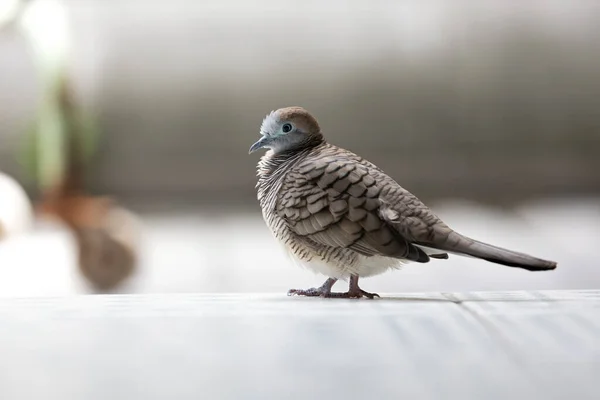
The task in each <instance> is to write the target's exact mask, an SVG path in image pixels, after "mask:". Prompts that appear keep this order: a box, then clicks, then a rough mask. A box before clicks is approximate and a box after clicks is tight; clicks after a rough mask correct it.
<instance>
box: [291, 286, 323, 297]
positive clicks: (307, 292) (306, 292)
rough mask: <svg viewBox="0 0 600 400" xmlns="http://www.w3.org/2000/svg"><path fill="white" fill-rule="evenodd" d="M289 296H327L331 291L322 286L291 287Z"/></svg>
mask: <svg viewBox="0 0 600 400" xmlns="http://www.w3.org/2000/svg"><path fill="white" fill-rule="evenodd" d="M287 294H288V296H306V297H327V296H328V295H329V294H331V292H326V291H324V290H321V288H310V289H290V290H288V293H287Z"/></svg>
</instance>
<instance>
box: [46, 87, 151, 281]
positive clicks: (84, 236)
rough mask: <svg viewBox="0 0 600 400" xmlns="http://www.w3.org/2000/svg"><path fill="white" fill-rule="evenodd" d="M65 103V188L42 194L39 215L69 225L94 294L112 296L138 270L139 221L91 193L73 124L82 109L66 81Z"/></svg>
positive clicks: (62, 95) (62, 100)
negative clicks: (87, 184)
mask: <svg viewBox="0 0 600 400" xmlns="http://www.w3.org/2000/svg"><path fill="white" fill-rule="evenodd" d="M60 103H61V109H62V111H63V112H64V115H65V119H66V120H67V121H71V123H67V124H66V132H65V134H66V135H65V136H66V141H65V142H66V158H67V160H66V168H65V173H64V176H63V179H62V181H61V182H60V183H58V184H57V185H55V186H54V187H51V188H50V189H48V190H46V191H45V192H44V193H43V194H42V200H41V202H40V204H38V207H37V211H38V213H39V214H40V215H43V216H54V217H57V218H58V219H60V220H61V221H62V222H64V223H65V224H66V226H67V227H68V228H69V229H70V230H71V232H72V233H73V235H74V237H75V240H76V243H77V249H78V266H79V269H80V271H81V273H82V274H83V276H84V277H85V278H86V279H87V280H88V281H89V283H90V284H91V285H92V286H93V288H94V289H95V290H97V291H100V292H106V291H110V290H112V289H114V288H116V287H117V286H118V285H119V284H121V283H122V282H123V281H124V280H125V279H126V278H128V277H130V276H131V275H132V274H133V272H134V271H135V267H136V264H137V246H136V245H137V243H136V237H137V233H138V231H139V229H138V224H137V218H136V217H135V216H134V215H133V214H132V213H131V212H128V211H127V210H125V209H123V208H121V207H119V206H118V204H117V202H116V201H115V200H114V199H112V198H110V197H104V196H92V195H89V194H87V193H86V190H85V189H84V183H83V182H84V175H85V163H84V161H83V158H84V156H83V151H84V150H83V146H82V143H81V138H82V135H81V134H80V132H78V131H77V130H78V129H79V125H77V124H76V123H73V121H76V112H77V109H76V105H75V102H74V100H73V95H72V92H71V89H70V86H69V85H68V80H67V79H66V78H65V79H63V80H62V81H61V89H60Z"/></svg>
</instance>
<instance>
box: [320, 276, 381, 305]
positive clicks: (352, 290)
mask: <svg viewBox="0 0 600 400" xmlns="http://www.w3.org/2000/svg"><path fill="white" fill-rule="evenodd" d="M327 297H332V298H338V299H360V298H361V297H366V298H369V299H374V298H375V297H379V295H378V294H377V293H369V292H365V291H364V290H362V289H361V288H360V287H359V286H358V275H351V276H350V285H349V287H348V291H347V292H345V293H330V294H329V296H327Z"/></svg>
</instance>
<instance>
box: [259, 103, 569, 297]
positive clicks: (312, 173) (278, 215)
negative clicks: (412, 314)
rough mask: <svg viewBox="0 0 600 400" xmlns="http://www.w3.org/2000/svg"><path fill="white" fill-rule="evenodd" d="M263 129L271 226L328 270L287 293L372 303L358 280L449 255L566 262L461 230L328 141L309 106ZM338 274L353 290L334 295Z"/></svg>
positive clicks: (537, 264) (262, 180)
mask: <svg viewBox="0 0 600 400" xmlns="http://www.w3.org/2000/svg"><path fill="white" fill-rule="evenodd" d="M260 135H261V137H260V139H259V140H258V141H256V142H255V143H254V144H253V145H252V146H251V147H250V149H249V154H252V153H254V152H256V151H258V150H259V149H267V151H266V153H265V154H264V155H263V156H262V157H261V158H260V161H259V162H258V165H257V177H258V180H257V183H256V189H257V198H258V202H259V205H260V207H261V210H262V216H263V218H264V220H265V222H266V225H267V226H268V227H269V228H270V230H271V232H272V234H273V235H274V237H275V239H276V240H277V241H278V242H279V243H280V244H281V245H282V246H283V248H284V250H285V251H286V252H287V253H288V255H290V256H291V258H292V260H293V261H294V262H296V263H298V264H300V265H303V266H305V267H307V268H308V269H311V270H313V271H315V272H318V273H321V274H323V275H325V276H327V280H326V281H325V282H324V283H323V285H321V286H320V287H315V288H309V289H290V290H289V291H288V295H298V296H307V297H325V298H361V297H366V298H369V299H373V298H375V297H379V295H378V294H377V293H369V292H366V291H364V290H362V289H361V288H360V286H359V284H358V280H359V278H362V277H370V276H375V275H379V274H381V273H384V272H386V271H388V270H393V269H398V268H399V267H401V266H402V265H404V264H407V263H427V262H429V261H430V260H431V259H440V260H443V259H447V258H449V254H455V255H460V256H467V257H475V258H478V259H482V260H485V261H488V262H492V263H496V264H501V265H504V266H508V267H516V268H522V269H525V270H528V271H547V270H553V269H555V268H556V266H557V263H556V262H554V261H547V260H543V259H540V258H536V257H532V256H530V255H527V254H523V253H519V252H516V251H512V250H507V249H504V248H501V247H497V246H494V245H491V244H487V243H484V242H480V241H478V240H475V239H471V238H469V237H467V236H464V235H462V234H460V233H458V232H456V231H454V230H453V229H452V228H450V227H449V226H448V225H447V224H445V223H444V222H443V221H442V220H441V219H440V218H439V217H438V216H437V215H436V214H434V213H433V211H432V210H431V209H429V208H428V207H427V206H426V205H425V204H424V203H423V202H422V201H421V200H419V199H418V198H417V197H416V196H415V195H413V194H412V193H410V192H409V191H408V190H406V189H405V188H403V187H402V186H400V184H398V183H397V182H396V181H395V180H394V179H392V178H391V177H390V176H389V175H387V174H386V173H385V172H384V171H383V170H382V169H380V168H379V167H377V166H376V165H375V164H373V163H371V162H370V161H368V160H366V159H364V158H362V157H360V156H358V155H357V154H355V153H353V152H351V151H349V150H346V149H343V148H341V147H338V146H335V145H333V144H330V143H329V142H327V141H326V140H325V137H324V136H323V133H322V131H321V127H320V126H319V123H318V122H317V120H316V118H315V117H313V116H312V115H311V114H310V113H309V112H308V111H307V110H306V109H304V108H302V107H298V106H292V107H285V108H280V109H277V110H274V111H271V112H270V113H269V114H267V116H266V117H265V118H264V119H263V121H262V125H261V127H260ZM338 280H343V281H348V291H347V292H332V288H333V285H334V284H335V283H336V282H337V281H338Z"/></svg>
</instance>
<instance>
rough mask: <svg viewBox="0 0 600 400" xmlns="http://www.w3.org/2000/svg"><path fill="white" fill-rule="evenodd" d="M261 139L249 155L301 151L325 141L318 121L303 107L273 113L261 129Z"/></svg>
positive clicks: (268, 116) (281, 109)
mask: <svg viewBox="0 0 600 400" xmlns="http://www.w3.org/2000/svg"><path fill="white" fill-rule="evenodd" d="M260 134H261V136H262V137H261V138H260V139H259V140H258V141H257V142H256V143H254V144H253V145H252V146H251V147H250V150H249V153H254V152H255V151H256V150H258V149H262V148H268V149H271V150H272V151H273V153H275V154H277V153H282V152H286V151H294V150H301V149H304V148H307V147H310V146H316V145H317V144H319V143H321V142H322V141H323V135H322V134H321V128H320V127H319V124H318V123H317V120H316V119H315V118H314V117H313V116H312V115H310V113H309V112H308V111H306V110H305V109H304V108H302V107H286V108H280V109H279V110H276V111H272V112H271V113H270V114H269V115H267V116H266V117H265V119H264V120H263V122H262V125H261V127H260Z"/></svg>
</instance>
